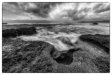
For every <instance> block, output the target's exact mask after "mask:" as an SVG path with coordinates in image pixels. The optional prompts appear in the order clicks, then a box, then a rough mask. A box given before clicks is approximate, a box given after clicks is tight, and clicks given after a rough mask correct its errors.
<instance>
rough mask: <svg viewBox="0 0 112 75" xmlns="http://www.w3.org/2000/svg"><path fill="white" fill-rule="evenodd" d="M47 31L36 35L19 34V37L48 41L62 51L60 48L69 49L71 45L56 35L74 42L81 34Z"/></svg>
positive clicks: (27, 39) (25, 39) (26, 39)
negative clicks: (50, 32) (51, 32)
mask: <svg viewBox="0 0 112 75" xmlns="http://www.w3.org/2000/svg"><path fill="white" fill-rule="evenodd" d="M47 33H49V32H46V33H45V31H44V33H43V32H40V33H39V34H36V35H32V36H20V37H19V38H21V39H22V40H24V41H44V42H48V43H50V44H52V45H53V46H54V47H55V48H56V49H57V50H59V51H62V50H69V49H71V48H73V46H71V45H68V44H66V43H64V42H63V41H62V40H60V39H58V37H62V38H68V39H69V40H70V41H68V42H70V43H75V42H76V41H77V40H78V37H79V36H80V35H81V34H75V33H70V34H67V33H62V32H59V34H52V35H47ZM44 34H45V35H44ZM65 41H66V40H65Z"/></svg>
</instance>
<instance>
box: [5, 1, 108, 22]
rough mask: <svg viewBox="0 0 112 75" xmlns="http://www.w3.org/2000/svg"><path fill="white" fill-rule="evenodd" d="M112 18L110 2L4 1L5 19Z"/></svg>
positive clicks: (74, 19)
mask: <svg viewBox="0 0 112 75" xmlns="http://www.w3.org/2000/svg"><path fill="white" fill-rule="evenodd" d="M43 19H47V20H72V21H77V20H79V21H80V20H110V4H109V3H38V2H35V3H31V2H30V3H28V2H27V3H25V2H18V3H15V2H10V3H6V2H5V3H3V21H5V20H43Z"/></svg>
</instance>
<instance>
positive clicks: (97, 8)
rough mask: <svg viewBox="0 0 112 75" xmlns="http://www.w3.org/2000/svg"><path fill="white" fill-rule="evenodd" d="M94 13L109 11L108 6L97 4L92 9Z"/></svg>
mask: <svg viewBox="0 0 112 75" xmlns="http://www.w3.org/2000/svg"><path fill="white" fill-rule="evenodd" d="M94 10H95V12H96V13H101V12H105V11H109V10H110V4H109V3H108V4H102V3H101V4H98V5H96V6H95V7H94Z"/></svg>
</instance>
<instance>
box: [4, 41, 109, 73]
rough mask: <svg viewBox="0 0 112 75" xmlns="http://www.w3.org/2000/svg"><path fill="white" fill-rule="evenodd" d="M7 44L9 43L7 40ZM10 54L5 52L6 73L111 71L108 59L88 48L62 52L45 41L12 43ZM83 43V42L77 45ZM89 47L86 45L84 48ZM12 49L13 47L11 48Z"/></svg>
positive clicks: (76, 48)
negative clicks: (96, 54)
mask: <svg viewBox="0 0 112 75" xmlns="http://www.w3.org/2000/svg"><path fill="white" fill-rule="evenodd" d="M3 42H5V44H3V47H4V46H5V45H6V44H7V40H5V39H4V40H3ZM8 43H10V45H11V46H12V48H11V50H10V51H7V50H5V48H3V49H4V50H2V72H4V73H47V72H49V73H52V72H53V73H65V72H66V73H88V72H90V73H98V72H105V73H108V72H109V71H110V60H109V56H108V53H107V56H106V55H104V56H100V55H99V56H95V55H94V54H92V53H91V52H89V51H88V50H86V48H83V47H82V48H80V47H79V46H78V47H74V48H72V49H69V50H63V51H59V50H57V49H56V48H55V47H54V46H53V45H51V44H49V43H47V42H43V41H27V42H26V41H21V39H15V40H11V39H10V41H9V40H8ZM78 44H80V41H79V42H77V43H76V44H75V45H78ZM84 47H86V46H84ZM8 48H9V47H8Z"/></svg>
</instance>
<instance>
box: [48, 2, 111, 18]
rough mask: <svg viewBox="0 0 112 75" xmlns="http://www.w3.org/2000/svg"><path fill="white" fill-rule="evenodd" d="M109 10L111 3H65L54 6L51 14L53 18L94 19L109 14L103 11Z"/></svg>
mask: <svg viewBox="0 0 112 75" xmlns="http://www.w3.org/2000/svg"><path fill="white" fill-rule="evenodd" d="M106 11H109V12H110V6H109V3H63V4H61V5H57V6H56V7H54V8H53V9H52V10H51V12H50V13H49V16H50V17H51V18H52V19H71V20H81V19H92V18H97V17H98V18H102V15H106V16H108V15H109V13H103V12H106Z"/></svg>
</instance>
